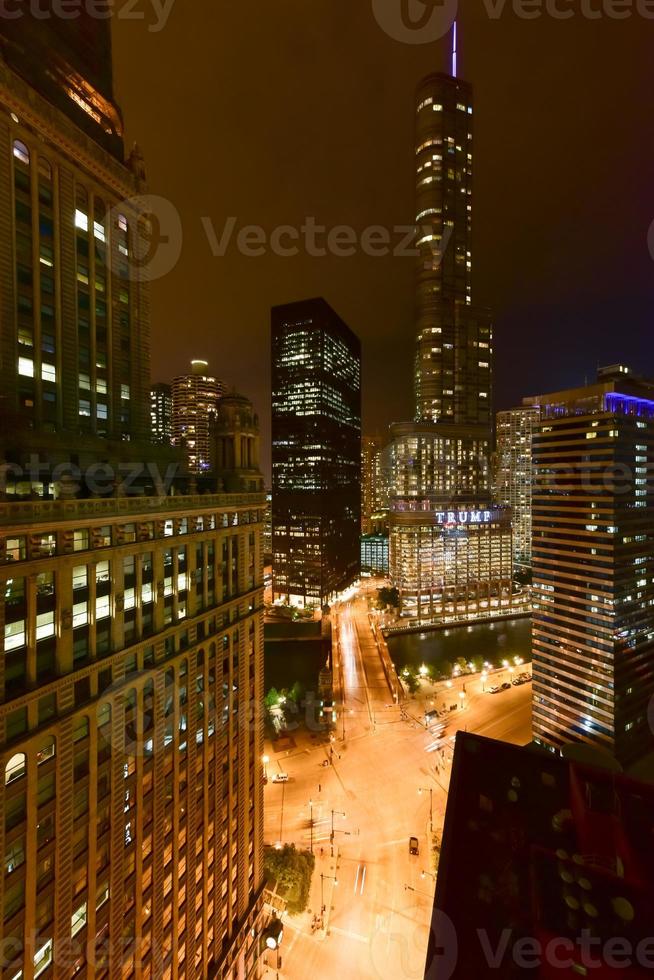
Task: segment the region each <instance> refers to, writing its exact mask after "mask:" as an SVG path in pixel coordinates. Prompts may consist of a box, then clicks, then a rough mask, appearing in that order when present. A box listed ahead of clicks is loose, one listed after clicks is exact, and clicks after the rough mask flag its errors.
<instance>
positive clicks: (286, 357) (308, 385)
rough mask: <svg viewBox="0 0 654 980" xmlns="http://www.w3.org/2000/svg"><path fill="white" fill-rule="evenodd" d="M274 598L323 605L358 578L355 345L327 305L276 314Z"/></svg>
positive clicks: (308, 304)
mask: <svg viewBox="0 0 654 980" xmlns="http://www.w3.org/2000/svg"><path fill="white" fill-rule="evenodd" d="M272 454H273V455H272V478H273V486H272V506H273V592H274V596H275V598H283V599H286V600H287V601H289V602H291V603H294V604H299V605H322V604H324V603H325V602H329V601H330V600H331V599H333V598H334V596H336V595H338V594H339V593H340V592H342V591H344V590H345V589H347V588H348V587H349V586H350V585H352V583H353V582H354V581H355V580H356V579H357V578H358V576H359V568H360V549H359V535H360V523H361V345H360V342H359V340H358V338H357V337H356V336H355V335H354V334H353V333H352V331H351V330H350V329H349V327H347V326H346V325H345V323H343V321H342V320H341V319H340V318H339V317H338V316H337V315H336V313H335V312H334V310H333V309H332V308H331V307H330V306H329V304H328V303H326V302H325V300H324V299H313V300H307V301H305V302H300V303H291V304H289V305H287V306H278V307H275V308H274V309H273V311H272Z"/></svg>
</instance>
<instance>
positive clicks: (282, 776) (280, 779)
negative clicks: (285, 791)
mask: <svg viewBox="0 0 654 980" xmlns="http://www.w3.org/2000/svg"><path fill="white" fill-rule="evenodd" d="M272 781H273V783H287V782H288V773H287V772H276V773H275V774H274V775H273V778H272Z"/></svg>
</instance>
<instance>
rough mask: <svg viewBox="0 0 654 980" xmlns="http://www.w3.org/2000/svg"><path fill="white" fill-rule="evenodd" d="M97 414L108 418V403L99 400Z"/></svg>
mask: <svg viewBox="0 0 654 980" xmlns="http://www.w3.org/2000/svg"><path fill="white" fill-rule="evenodd" d="M97 416H98V418H99V419H106V418H108V417H109V410H108V408H107V406H106V405H104V404H103V403H102V402H98V405H97Z"/></svg>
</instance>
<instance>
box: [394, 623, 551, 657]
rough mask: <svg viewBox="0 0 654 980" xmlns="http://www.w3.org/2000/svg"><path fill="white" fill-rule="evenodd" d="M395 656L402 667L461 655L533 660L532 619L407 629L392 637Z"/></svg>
mask: <svg viewBox="0 0 654 980" xmlns="http://www.w3.org/2000/svg"><path fill="white" fill-rule="evenodd" d="M387 642H388V649H389V651H390V655H391V660H392V661H393V663H394V664H395V666H396V667H397V668H398V669H401V668H403V667H416V668H417V667H420V665H421V664H432V665H433V666H434V667H436V668H437V670H438V668H439V666H440V665H441V664H442V663H443V662H444V661H447V662H449V663H450V664H455V663H456V661H457V660H458V659H459V657H465V659H466V660H470V659H471V658H472V657H483V658H484V660H488V661H489V662H490V663H494V664H495V663H496V664H498V665H499V664H500V663H501V662H502V660H510V661H513V658H514V657H522V659H523V660H525V661H528V660H531V619H510V620H506V621H502V622H499V623H484V624H480V625H479V626H457V627H456V628H455V629H449V630H435V631H433V632H425V633H405V634H403V635H400V636H389V637H388V640H387Z"/></svg>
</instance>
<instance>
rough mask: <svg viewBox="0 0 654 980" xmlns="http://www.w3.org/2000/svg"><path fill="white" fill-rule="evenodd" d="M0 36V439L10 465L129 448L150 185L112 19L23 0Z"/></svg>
mask: <svg viewBox="0 0 654 980" xmlns="http://www.w3.org/2000/svg"><path fill="white" fill-rule="evenodd" d="M64 37H65V42H64V41H63V40H62V38H64ZM0 41H1V43H2V50H3V53H4V55H5V57H6V59H7V60H6V61H0V88H1V90H2V93H3V100H4V101H3V104H4V108H5V114H4V115H3V117H2V120H1V121H0V130H1V133H2V151H1V152H0V201H1V202H2V204H1V205H0V209H1V215H0V218H1V220H2V228H1V233H0V348H1V351H2V356H1V357H0V390H1V392H2V402H1V404H2V411H3V416H4V420H5V425H3V427H2V432H0V452H1V453H2V455H3V456H5V457H6V458H8V459H10V460H11V461H12V462H13V463H14V464H15V465H16V466H20V465H23V464H24V462H25V460H29V459H30V458H31V457H32V456H33V454H35V453H38V452H39V451H41V463H43V464H48V463H50V464H53V465H54V464H55V463H57V462H65V461H66V460H68V459H69V458H70V456H71V455H72V456H73V457H74V458H75V459H76V460H77V461H78V462H79V464H80V465H81V466H82V467H83V466H84V465H85V462H90V461H91V460H93V459H94V458H96V457H97V455H98V453H99V449H98V445H97V438H98V437H101V438H104V439H110V440H111V441H112V443H113V446H112V449H111V455H112V457H113V458H116V459H123V460H128V459H129V458H130V457H133V456H134V453H132V452H131V448H130V446H129V444H128V443H129V442H134V441H138V440H145V439H147V438H148V433H149V422H150V419H149V405H148V396H149V385H150V378H149V346H148V345H149V340H148V337H149V332H148V329H147V327H148V315H149V314H148V305H147V290H146V286H145V284H144V282H143V281H142V276H141V275H140V274H139V273H138V269H137V267H136V265H135V264H134V262H133V258H134V255H135V254H142V251H143V245H144V241H145V237H144V236H145V234H146V232H145V228H144V225H143V222H142V220H141V219H142V215H140V213H139V212H138V210H137V206H136V205H135V203H134V197H135V195H138V194H140V193H142V191H143V189H144V184H143V173H142V166H141V164H140V162H139V159H138V157H137V156H132V157H130V159H129V160H127V161H125V159H124V155H123V144H122V123H121V121H120V114H119V112H118V110H117V108H116V107H115V105H114V103H113V101H112V91H111V62H110V41H109V27H108V25H107V22H106V21H96V20H93V19H92V18H91V17H90V15H87V14H84V15H83V16H82V18H81V19H80V20H79V21H78V20H74V21H71V20H67V21H65V22H64V21H62V20H61V18H57V17H56V16H54V15H53V16H51V18H50V19H49V20H43V21H41V20H37V19H35V18H34V17H33V16H32V15H31V14H30V13H28V10H27V8H26V9H25V10H23V11H22V16H21V17H20V18H19V19H17V20H15V21H14V20H11V19H7V18H4V17H3V18H2V19H1V23H0ZM60 41H61V43H59V42H60ZM96 41H97V46H96ZM87 64H89V65H90V64H92V65H93V70H92V71H91V70H90V69H89V73H88V75H83V74H82V72H83V69H84V68H85V66H86V65H87ZM32 86H34V87H32ZM80 93H83V94H80ZM137 325H138V326H139V327H141V328H143V327H145V329H137ZM44 434H47V437H48V438H47V442H48V451H47V454H45V453H43V435H44ZM102 453H103V455H104V456H105V457H106V455H107V447H106V445H105V447H104V448H103V450H102ZM46 469H47V467H46ZM43 483H44V484H46V485H47V484H48V479H47V473H46V474H45V475H44V479H43Z"/></svg>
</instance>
